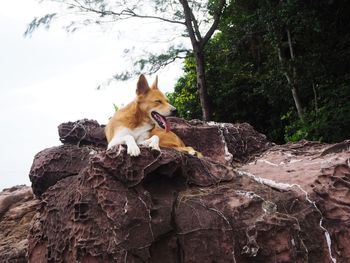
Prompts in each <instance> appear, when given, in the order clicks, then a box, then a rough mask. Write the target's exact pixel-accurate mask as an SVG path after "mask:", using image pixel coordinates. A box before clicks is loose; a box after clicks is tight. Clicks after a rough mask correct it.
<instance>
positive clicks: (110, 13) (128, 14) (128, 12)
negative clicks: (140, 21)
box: [67, 0, 185, 25]
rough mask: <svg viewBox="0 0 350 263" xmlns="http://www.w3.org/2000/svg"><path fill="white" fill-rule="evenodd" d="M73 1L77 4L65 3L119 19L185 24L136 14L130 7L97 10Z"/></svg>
mask: <svg viewBox="0 0 350 263" xmlns="http://www.w3.org/2000/svg"><path fill="white" fill-rule="evenodd" d="M74 2H75V3H77V4H72V3H69V4H67V5H68V6H71V7H74V8H78V9H82V10H84V11H86V12H92V13H96V14H100V15H102V16H116V17H119V18H120V19H127V18H132V17H136V18H148V19H156V20H160V21H163V22H167V23H173V24H180V25H185V22H182V21H177V20H171V19H167V18H164V17H160V16H151V15H140V14H137V13H136V12H135V11H134V10H133V9H131V8H126V9H124V10H122V11H120V12H115V11H112V10H98V9H95V8H91V7H87V6H84V5H82V4H81V3H79V2H78V1H76V0H75V1H74Z"/></svg>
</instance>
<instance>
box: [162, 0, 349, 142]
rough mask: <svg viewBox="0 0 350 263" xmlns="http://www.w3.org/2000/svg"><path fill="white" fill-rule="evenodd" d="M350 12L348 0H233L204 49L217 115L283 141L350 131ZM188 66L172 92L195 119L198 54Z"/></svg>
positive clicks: (332, 137)
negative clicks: (193, 92)
mask: <svg viewBox="0 0 350 263" xmlns="http://www.w3.org/2000/svg"><path fill="white" fill-rule="evenodd" d="M349 17H350V5H349V4H348V1H347V0H339V1H327V0H319V1H313V0H283V1H281V0H263V1H259V0H236V1H230V4H229V5H228V6H227V7H226V9H225V13H224V15H223V16H222V17H221V20H220V25H219V28H218V29H219V30H220V33H218V34H216V35H215V36H214V37H213V38H211V39H210V41H209V43H208V44H207V46H206V49H205V57H206V69H207V82H208V87H209V94H211V96H212V98H213V116H214V118H213V119H214V120H215V121H225V122H242V121H244V122H249V123H250V124H252V125H253V126H254V127H255V128H256V129H257V130H258V131H260V132H263V133H264V134H266V135H267V136H268V137H269V139H271V140H273V141H275V142H278V143H283V142H284V141H297V140H300V139H309V140H321V141H325V142H337V141H341V140H344V139H347V138H349V130H350V118H349V116H350V100H349V98H350V84H349V83H350V73H349V68H350V48H349V47H350V23H348V20H349V19H348V18H349ZM288 31H289V33H288ZM281 58H282V62H281ZM184 69H185V73H184V75H183V76H182V77H181V78H180V79H179V81H178V84H177V85H176V87H175V92H174V94H171V95H170V96H169V97H170V99H171V101H172V102H173V103H174V105H175V106H176V107H177V108H178V109H179V111H180V116H183V117H186V118H198V116H199V115H198V108H199V98H198V96H188V95H187V94H188V93H191V91H192V90H193V89H194V88H195V78H194V76H195V67H194V58H193V57H189V58H187V59H186V60H185V63H184ZM286 74H288V77H289V78H290V81H289V80H288V79H287V76H286ZM293 88H296V90H298V91H299V93H298V94H297V96H298V99H299V101H300V103H299V105H300V107H299V110H300V109H301V113H302V119H303V120H301V118H300V114H298V108H297V107H296V106H297V105H296V101H295V97H293V96H294V95H295V94H293V90H292V89H293Z"/></svg>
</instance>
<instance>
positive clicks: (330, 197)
mask: <svg viewBox="0 0 350 263" xmlns="http://www.w3.org/2000/svg"><path fill="white" fill-rule="evenodd" d="M171 123H172V128H173V131H175V132H176V133H177V134H178V135H179V136H180V137H181V138H182V139H183V140H184V141H185V143H186V144H187V145H189V146H193V147H194V148H196V149H197V150H199V151H201V152H203V154H204V156H205V157H204V158H202V159H198V158H196V157H193V156H190V155H187V154H184V153H179V152H177V151H175V150H173V149H162V151H161V153H159V152H156V151H151V150H150V149H148V148H146V147H141V156H138V157H130V156H129V155H127V154H126V149H125V146H119V147H115V148H113V149H111V150H108V151H105V150H104V149H103V148H101V147H102V145H105V144H104V143H103V141H104V140H105V138H104V136H103V126H99V125H98V124H97V123H96V122H93V121H86V120H84V121H79V122H74V123H66V124H63V125H61V126H60V127H64V129H62V128H60V129H61V132H60V136H61V140H62V141H63V142H64V143H65V145H64V146H62V147H60V148H52V149H51V150H46V151H44V152H43V153H42V155H41V154H39V155H37V157H36V159H35V160H34V163H33V167H32V170H31V176H32V178H33V180H32V183H33V189H35V192H36V193H37V194H38V196H40V198H41V199H42V202H41V203H40V208H39V210H38V211H39V213H38V216H37V217H35V221H34V222H33V224H32V226H31V230H30V234H29V243H28V245H29V247H28V260H29V262H35V263H37V262H38V263H40V262H75V261H78V262H237V263H238V262H241V263H248V262H315V263H319V262H320V263H328V262H338V263H339V262H342V263H343V262H344V263H345V262H349V261H350V249H349V243H350V240H349V236H350V235H349V234H350V231H349V223H350V221H349V216H350V211H349V197H348V195H349V190H350V184H349V181H350V166H349V165H350V153H349V141H345V142H343V143H339V144H333V145H327V144H320V143H316V142H307V141H301V142H299V143H294V144H286V145H282V146H277V145H274V144H272V143H270V142H269V141H268V140H267V139H266V137H265V136H264V135H262V134H259V133H258V132H256V131H255V130H254V129H253V128H252V127H251V126H250V125H249V124H220V123H204V122H200V121H189V122H188V121H183V120H181V119H178V118H173V119H171ZM84 125H87V126H88V127H85V126H84ZM63 137H64V138H63ZM51 151H52V152H51ZM71 151H72V152H74V153H75V154H72V155H70V154H69V153H70V152H71ZM80 155H81V156H82V158H81V159H79V156H80ZM41 156H44V157H41ZM70 156H72V160H74V161H73V162H69V160H70V158H69V157H70Z"/></svg>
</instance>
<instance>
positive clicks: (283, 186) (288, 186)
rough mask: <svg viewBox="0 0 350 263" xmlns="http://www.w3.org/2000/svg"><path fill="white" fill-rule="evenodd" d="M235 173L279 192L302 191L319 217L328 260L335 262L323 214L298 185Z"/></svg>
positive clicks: (249, 174)
mask: <svg viewBox="0 0 350 263" xmlns="http://www.w3.org/2000/svg"><path fill="white" fill-rule="evenodd" d="M237 172H238V174H239V175H242V176H247V177H249V178H252V179H253V180H254V181H256V182H258V183H260V184H264V185H267V186H270V187H273V188H277V189H280V190H290V189H291V188H293V187H297V188H298V189H299V190H300V191H302V192H303V193H304V194H305V199H306V201H308V202H309V203H310V204H312V206H313V207H314V208H315V209H316V211H317V212H318V213H319V214H320V215H321V219H320V222H319V226H320V228H321V229H322V230H323V231H324V235H325V239H326V242H327V246H328V253H329V257H330V259H331V260H332V262H333V263H336V262H337V260H336V258H335V257H333V256H332V240H331V237H330V234H329V232H328V230H327V229H326V228H325V227H324V226H323V225H322V223H323V214H322V212H321V210H320V209H319V208H318V207H317V205H316V203H315V202H314V201H312V200H311V199H310V198H309V195H308V193H307V192H306V191H305V190H304V189H303V188H302V187H301V186H300V185H298V184H286V183H279V182H276V181H273V180H271V179H266V178H262V177H258V176H255V175H254V174H251V173H248V172H244V171H239V170H237Z"/></svg>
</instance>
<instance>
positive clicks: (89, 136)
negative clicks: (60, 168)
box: [58, 119, 107, 148]
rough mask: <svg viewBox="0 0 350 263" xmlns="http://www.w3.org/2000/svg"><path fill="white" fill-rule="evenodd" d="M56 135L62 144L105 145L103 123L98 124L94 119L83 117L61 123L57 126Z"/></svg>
mask: <svg viewBox="0 0 350 263" xmlns="http://www.w3.org/2000/svg"><path fill="white" fill-rule="evenodd" d="M58 135H59V138H60V141H61V142H62V143H64V144H75V145H77V146H81V145H94V146H97V147H103V148H105V147H107V141H106V137H105V133H104V125H100V124H99V123H98V122H97V121H95V120H88V119H83V120H78V121H75V122H66V123H62V124H60V125H59V126H58Z"/></svg>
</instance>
